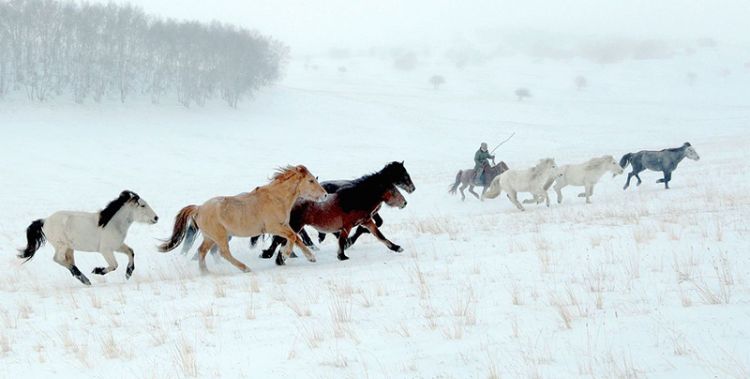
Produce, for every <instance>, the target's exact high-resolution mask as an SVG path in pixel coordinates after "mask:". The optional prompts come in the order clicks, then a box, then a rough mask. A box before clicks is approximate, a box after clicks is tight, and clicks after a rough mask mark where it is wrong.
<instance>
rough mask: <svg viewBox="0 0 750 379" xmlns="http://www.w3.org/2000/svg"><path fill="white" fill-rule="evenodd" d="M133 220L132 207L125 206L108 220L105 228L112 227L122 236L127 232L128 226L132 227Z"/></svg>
mask: <svg viewBox="0 0 750 379" xmlns="http://www.w3.org/2000/svg"><path fill="white" fill-rule="evenodd" d="M134 220H135V219H134V218H133V207H131V206H128V205H125V206H123V207H122V208H120V210H119V211H117V213H115V215H114V216H113V217H112V219H111V220H109V223H108V224H107V226H112V227H113V228H115V229H117V230H119V231H120V232H122V233H123V234H124V233H125V232H127V231H128V228H130V225H133V222H134Z"/></svg>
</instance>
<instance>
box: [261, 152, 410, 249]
mask: <svg viewBox="0 0 750 379" xmlns="http://www.w3.org/2000/svg"><path fill="white" fill-rule="evenodd" d="M396 186H399V187H405V188H407V189H408V190H409V191H411V192H413V191H414V189H415V187H414V184H413V183H412V181H411V177H410V176H409V173H408V172H407V171H406V169H405V168H404V166H403V164H402V163H398V162H391V163H389V164H387V165H386V166H385V167H384V168H383V169H382V170H380V171H378V172H376V173H374V174H370V175H365V176H363V177H361V178H359V179H355V180H352V181H351V182H350V183H349V184H347V185H345V186H342V187H341V188H339V190H338V191H336V192H334V193H332V194H329V195H328V198H326V200H324V201H321V202H318V203H313V202H310V201H298V202H297V203H296V204H295V206H294V208H292V214H291V217H290V222H289V224H290V226H291V227H292V229H294V230H295V231H297V232H299V231H301V230H302V227H304V226H305V225H310V226H313V227H314V228H315V229H317V230H318V231H319V232H324V233H338V241H339V251H338V258H339V259H340V260H346V259H349V257H347V256H346V255H344V250H345V249H346V248H347V241H348V237H349V233H350V232H351V230H352V228H354V227H356V226H358V225H362V226H364V227H365V228H367V229H368V230H369V231H370V233H372V234H373V235H374V236H375V237H376V238H377V239H378V240H380V241H381V242H383V243H384V244H385V245H386V246H388V248H389V249H391V250H393V251H397V252H400V251H403V249H401V247H400V246H398V245H396V244H394V243H393V242H391V241H389V240H388V239H386V238H385V237H384V236H383V234H382V233H381V232H380V230H379V229H378V227H377V225H376V224H375V221H373V214H374V213H375V211H376V210H377V209H378V208H380V205H381V203H383V202H385V203H386V204H388V205H390V206H395V207H400V208H403V207H405V206H406V199H404V197H403V195H402V194H401V192H399V191H398V189H397V188H396ZM280 243H283V239H282V238H277V237H274V240H273V243H272V244H271V247H269V248H268V249H267V250H265V251H263V255H261V257H263V258H271V257H273V254H274V251H275V249H276V246H278V245H279V244H280ZM276 263H279V264H283V261H281V260H279V258H278V257H277V259H276Z"/></svg>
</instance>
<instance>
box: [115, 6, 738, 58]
mask: <svg viewBox="0 0 750 379" xmlns="http://www.w3.org/2000/svg"><path fill="white" fill-rule="evenodd" d="M115 2H118V3H124V2H130V3H132V4H136V5H138V6H140V7H142V8H143V9H144V10H145V11H146V12H148V13H152V14H159V15H162V16H167V17H173V18H177V19H197V20H201V21H210V20H214V19H215V20H220V21H223V22H229V23H233V24H238V25H242V26H245V27H249V28H254V29H258V30H260V31H261V32H263V33H266V34H270V35H273V36H275V37H277V38H278V39H280V40H282V41H284V42H286V43H287V44H289V45H290V46H291V47H292V50H293V52H294V53H305V52H316V51H321V50H324V49H328V48H330V47H335V46H341V47H369V46H373V45H375V46H393V45H418V44H427V45H436V44H444V43H450V42H452V41H455V40H459V39H468V40H472V39H474V38H475V37H476V36H477V34H478V31H484V32H485V33H486V31H487V30H493V31H494V30H497V31H499V30H506V31H514V30H527V29H531V30H535V31H538V32H548V33H552V34H564V35H568V36H580V37H597V36H603V37H604V36H606V37H610V36H616V37H633V38H664V39H679V40H694V39H698V38H704V37H713V38H715V39H716V40H718V41H721V42H730V43H733V44H736V43H741V44H743V45H745V44H750V22H749V20H750V0H559V1H558V0H494V1H492V0H463V1H462V0H377V1H376V0H373V1H361V0H317V1H316V0H244V1H241V0H129V1H125V0H115Z"/></svg>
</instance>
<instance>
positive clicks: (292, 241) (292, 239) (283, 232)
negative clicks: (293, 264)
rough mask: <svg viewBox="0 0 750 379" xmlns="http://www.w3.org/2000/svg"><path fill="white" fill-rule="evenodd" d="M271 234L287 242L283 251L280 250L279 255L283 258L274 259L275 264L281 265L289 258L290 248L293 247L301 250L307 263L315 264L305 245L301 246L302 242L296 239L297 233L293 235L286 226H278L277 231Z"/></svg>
mask: <svg viewBox="0 0 750 379" xmlns="http://www.w3.org/2000/svg"><path fill="white" fill-rule="evenodd" d="M273 234H275V235H277V236H280V237H283V238H286V240H287V243H286V245H285V246H284V248H283V249H281V255H283V256H280V257H277V258H276V263H277V264H278V263H281V264H283V262H284V261H285V260H286V258H289V256H290V255H291V253H292V246H294V245H297V246H298V247H299V248H300V249H301V250H302V253H303V254H305V257H307V260H308V261H310V262H315V254H313V253H312V252H311V251H310V249H308V248H307V246H305V244H303V243H302V241H300V239H299V238H297V233H295V232H294V230H292V228H291V227H289V226H286V225H279V229H278V230H276V231H274V232H273Z"/></svg>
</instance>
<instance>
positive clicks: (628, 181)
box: [622, 171, 635, 190]
mask: <svg viewBox="0 0 750 379" xmlns="http://www.w3.org/2000/svg"><path fill="white" fill-rule="evenodd" d="M634 175H635V173H634V171H631V172H629V173H628V180H627V181H626V182H625V186H624V187H622V189H624V190H626V189H628V187H630V179H632V178H633V176H634Z"/></svg>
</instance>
